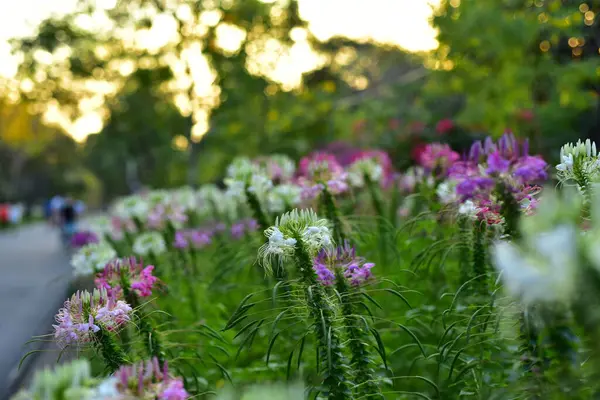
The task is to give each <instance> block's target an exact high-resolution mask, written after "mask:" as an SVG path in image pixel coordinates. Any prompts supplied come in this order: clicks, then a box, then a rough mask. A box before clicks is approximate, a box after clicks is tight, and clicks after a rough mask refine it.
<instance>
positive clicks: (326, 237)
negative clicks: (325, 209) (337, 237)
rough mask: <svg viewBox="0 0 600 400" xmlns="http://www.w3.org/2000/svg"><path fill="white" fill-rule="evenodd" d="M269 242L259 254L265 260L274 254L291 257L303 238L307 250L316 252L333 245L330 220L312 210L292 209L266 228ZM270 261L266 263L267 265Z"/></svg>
mask: <svg viewBox="0 0 600 400" xmlns="http://www.w3.org/2000/svg"><path fill="white" fill-rule="evenodd" d="M265 236H266V237H267V238H268V242H267V243H266V244H264V245H263V246H262V247H261V248H260V250H259V255H260V257H261V258H262V259H263V260H264V261H268V260H269V259H270V258H272V257H273V256H277V257H281V258H284V259H285V258H288V257H291V256H292V255H293V253H294V250H295V248H296V244H297V242H298V240H302V243H303V245H304V246H305V248H306V250H307V251H308V252H309V253H311V254H316V253H317V252H318V251H320V250H321V249H323V248H330V247H331V246H332V245H333V240H332V238H331V233H330V230H329V222H328V221H327V220H326V219H322V218H319V217H318V216H317V214H316V213H315V212H314V211H313V210H312V209H308V210H297V209H295V210H292V211H290V212H288V213H285V214H283V215H281V216H280V217H278V218H277V220H276V221H275V225H274V226H272V227H270V228H268V229H266V230H265ZM267 264H268V263H266V262H265V263H264V265H265V266H266V265H267Z"/></svg>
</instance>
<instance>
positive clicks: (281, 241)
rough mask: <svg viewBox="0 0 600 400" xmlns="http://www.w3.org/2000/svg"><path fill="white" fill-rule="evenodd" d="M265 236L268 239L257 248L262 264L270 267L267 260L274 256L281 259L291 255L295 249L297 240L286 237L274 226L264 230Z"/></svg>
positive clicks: (267, 267)
mask: <svg viewBox="0 0 600 400" xmlns="http://www.w3.org/2000/svg"><path fill="white" fill-rule="evenodd" d="M265 236H266V237H267V238H268V239H269V241H268V242H267V243H266V244H264V245H262V246H261V248H260V249H259V250H258V254H259V257H260V258H261V259H262V261H263V266H264V267H265V268H266V269H270V267H271V266H270V263H269V261H270V260H271V259H272V258H273V257H274V256H275V257H280V258H282V259H286V258H289V257H291V256H292V255H293V254H294V250H295V249H296V243H297V240H296V239H294V238H291V237H286V236H285V235H284V234H283V232H281V231H280V230H279V228H277V227H276V226H272V227H270V228H268V229H267V230H265Z"/></svg>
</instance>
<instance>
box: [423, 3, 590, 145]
mask: <svg viewBox="0 0 600 400" xmlns="http://www.w3.org/2000/svg"><path fill="white" fill-rule="evenodd" d="M599 7H600V2H598V1H597V0H590V1H586V2H582V1H565V0H535V1H534V0H443V1H442V4H441V5H440V7H439V9H438V10H437V11H436V15H435V17H434V19H433V22H434V25H435V26H436V27H437V28H438V29H439V36H438V40H439V42H440V46H439V49H438V51H437V52H436V54H435V57H434V58H433V59H431V60H429V63H430V66H431V67H433V68H434V69H436V70H437V72H436V74H435V75H434V76H435V79H432V80H431V81H430V85H429V87H428V89H429V92H428V93H429V95H430V96H432V97H434V98H444V97H445V98H448V96H460V97H462V98H464V103H463V104H462V105H461V107H460V110H459V112H458V120H459V121H460V122H463V123H465V124H468V125H470V126H472V127H475V128H480V127H481V126H484V127H485V128H487V129H488V130H491V131H492V132H494V133H496V134H501V133H502V132H503V131H504V130H505V129H506V128H508V127H512V128H523V129H525V127H528V128H529V129H530V130H531V132H526V133H530V134H531V133H534V134H535V133H537V134H538V135H537V141H538V143H537V144H538V145H546V146H548V147H554V148H556V146H559V145H560V144H561V143H562V141H564V140H565V134H570V135H571V136H581V134H582V133H583V134H584V135H585V134H586V133H587V132H581V126H580V124H578V121H579V117H580V115H581V113H582V112H588V113H589V112H590V111H591V110H595V109H596V107H597V98H598V79H599V75H598V69H597V68H598V60H599V58H598V56H599V55H600V54H599V53H598V51H599V50H598V33H597V32H598V27H597V25H598V18H597V15H598V13H599V12H600V9H599ZM594 32H595V33H594ZM584 37H587V40H586V39H585V38H584ZM592 37H593V38H592ZM565 43H567V44H568V51H569V53H570V54H568V55H567V54H566V53H565V51H566V48H565ZM584 45H585V46H587V47H586V48H585V55H584V49H583V46H584ZM457 104H460V103H457ZM594 112H596V111H594ZM588 115H589V114H588ZM448 116H449V115H448V114H446V115H443V114H442V115H439V117H440V118H443V117H448ZM596 118H597V117H596ZM542 135H543V139H542ZM569 139H572V137H570V138H569Z"/></svg>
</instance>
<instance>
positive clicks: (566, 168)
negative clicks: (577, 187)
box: [556, 139, 600, 184]
mask: <svg viewBox="0 0 600 400" xmlns="http://www.w3.org/2000/svg"><path fill="white" fill-rule="evenodd" d="M560 160H561V163H560V164H558V165H557V166H556V169H557V171H558V174H557V175H558V178H559V179H561V180H562V181H567V180H575V181H577V183H578V184H581V182H579V180H581V174H583V175H584V176H585V177H586V178H587V179H589V180H594V179H595V178H597V176H598V175H599V174H600V161H599V159H598V151H597V149H596V143H594V142H592V141H590V140H589V139H587V140H586V141H585V143H584V142H582V141H581V140H578V141H577V143H575V144H573V143H567V144H565V145H564V146H563V147H561V149H560ZM575 172H577V174H576V173H575Z"/></svg>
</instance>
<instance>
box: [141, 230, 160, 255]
mask: <svg viewBox="0 0 600 400" xmlns="http://www.w3.org/2000/svg"><path fill="white" fill-rule="evenodd" d="M165 251H167V245H166V243H165V239H164V238H163V237H162V235H161V234H160V233H159V232H145V233H142V234H141V235H139V236H138V237H136V238H135V241H134V242H133V252H134V253H135V254H137V255H140V256H147V255H149V254H151V253H152V254H154V255H159V254H162V253H164V252H165Z"/></svg>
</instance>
